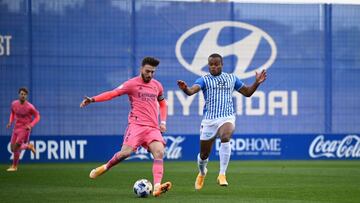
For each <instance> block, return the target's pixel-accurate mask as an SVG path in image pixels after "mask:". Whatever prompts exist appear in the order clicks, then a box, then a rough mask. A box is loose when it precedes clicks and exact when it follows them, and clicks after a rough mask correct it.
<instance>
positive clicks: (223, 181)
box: [217, 174, 228, 186]
mask: <svg viewBox="0 0 360 203" xmlns="http://www.w3.org/2000/svg"><path fill="white" fill-rule="evenodd" d="M217 183H219V185H220V186H228V182H227V181H226V176H225V175H222V174H220V175H219V176H218V177H217Z"/></svg>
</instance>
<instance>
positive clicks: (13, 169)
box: [6, 165, 17, 172]
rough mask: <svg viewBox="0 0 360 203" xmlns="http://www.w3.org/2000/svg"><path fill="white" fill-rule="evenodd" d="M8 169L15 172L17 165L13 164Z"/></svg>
mask: <svg viewBox="0 0 360 203" xmlns="http://www.w3.org/2000/svg"><path fill="white" fill-rule="evenodd" d="M6 171H9V172H15V171H17V166H14V165H12V166H10V167H9V168H8V169H6Z"/></svg>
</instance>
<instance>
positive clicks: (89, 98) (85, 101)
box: [80, 96, 93, 108]
mask: <svg viewBox="0 0 360 203" xmlns="http://www.w3.org/2000/svg"><path fill="white" fill-rule="evenodd" d="M91 102H93V100H92V98H91V97H88V96H85V97H84V100H83V101H82V102H81V103H80V108H83V107H85V106H87V105H89V104H90V103H91Z"/></svg>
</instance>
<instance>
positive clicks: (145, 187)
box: [134, 179, 153, 197]
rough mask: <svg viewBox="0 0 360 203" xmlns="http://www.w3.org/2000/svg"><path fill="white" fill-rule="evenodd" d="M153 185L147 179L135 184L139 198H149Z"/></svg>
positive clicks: (135, 190)
mask: <svg viewBox="0 0 360 203" xmlns="http://www.w3.org/2000/svg"><path fill="white" fill-rule="evenodd" d="M152 189H153V187H152V184H151V182H150V181H148V180H146V179H140V180H138V181H136V182H135V184H134V192H135V194H136V196H138V197H147V196H149V195H150V194H151V193H152Z"/></svg>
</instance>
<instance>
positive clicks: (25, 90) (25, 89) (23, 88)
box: [18, 87, 29, 94]
mask: <svg viewBox="0 0 360 203" xmlns="http://www.w3.org/2000/svg"><path fill="white" fill-rule="evenodd" d="M21 91H23V92H25V93H26V94H29V90H28V88H26V87H20V88H19V91H18V93H19V94H20V92H21Z"/></svg>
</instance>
